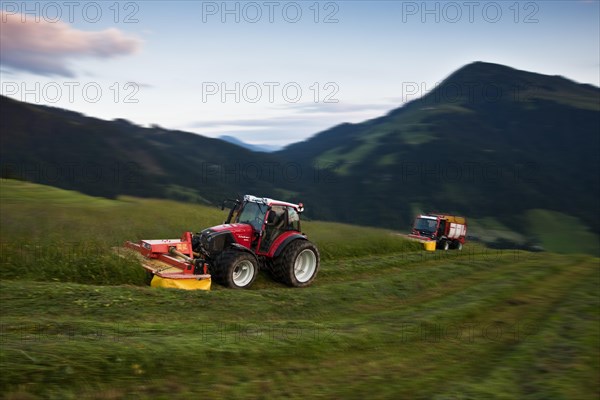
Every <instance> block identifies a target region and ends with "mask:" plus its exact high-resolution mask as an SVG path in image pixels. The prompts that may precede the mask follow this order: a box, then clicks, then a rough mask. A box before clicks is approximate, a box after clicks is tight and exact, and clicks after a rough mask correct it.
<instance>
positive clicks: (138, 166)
mask: <svg viewBox="0 0 600 400" xmlns="http://www.w3.org/2000/svg"><path fill="white" fill-rule="evenodd" d="M0 135H1V136H0V138H1V146H0V163H1V176H2V177H6V178H16V179H24V180H29V181H33V182H37V183H42V184H47V185H52V186H57V187H60V188H65V189H74V190H78V191H81V192H83V193H86V194H90V195H95V196H104V197H115V196H117V195H133V196H142V197H156V198H171V199H177V200H185V201H200V202H212V203H217V202H218V201H220V200H222V199H223V197H224V196H235V195H237V194H243V193H245V192H251V193H268V194H272V190H271V189H272V187H273V185H272V183H271V182H270V181H269V179H271V180H272V178H269V176H267V174H266V173H264V172H263V169H266V168H267V167H268V166H270V165H273V164H276V163H275V160H274V159H272V158H270V156H269V155H268V154H264V153H262V154H259V153H253V152H251V151H249V150H246V149H243V148H241V147H239V146H236V145H233V144H230V143H227V142H224V141H222V140H218V139H211V138H207V137H203V136H200V135H197V134H193V133H188V132H182V131H172V130H166V129H163V128H160V127H158V126H154V127H152V128H144V127H140V126H137V125H134V124H132V123H130V122H129V121H126V120H123V119H117V120H114V121H105V120H100V119H96V118H91V117H87V116H85V115H82V114H79V113H76V112H71V111H67V110H62V109H58V108H53V107H46V106H37V105H32V104H27V103H23V102H19V101H16V100H13V99H10V98H7V97H4V96H0ZM271 169H272V167H271Z"/></svg>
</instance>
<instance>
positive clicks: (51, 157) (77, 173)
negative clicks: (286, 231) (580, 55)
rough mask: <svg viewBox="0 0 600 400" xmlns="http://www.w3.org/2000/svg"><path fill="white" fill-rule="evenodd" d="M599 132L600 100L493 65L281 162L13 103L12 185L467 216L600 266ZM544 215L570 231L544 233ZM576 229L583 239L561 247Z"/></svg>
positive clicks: (284, 153) (590, 92)
mask: <svg viewBox="0 0 600 400" xmlns="http://www.w3.org/2000/svg"><path fill="white" fill-rule="evenodd" d="M598 132H600V89H599V88H597V87H593V86H590V85H584V84H578V83H576V82H573V81H570V80H568V79H566V78H563V77H557V76H547V75H541V74H536V73H532V72H526V71H520V70H517V69H513V68H510V67H506V66H502V65H497V64H490V63H483V62H477V63H472V64H469V65H466V66H465V67H463V68H461V69H459V70H457V71H455V72H454V73H452V74H451V75H450V76H448V77H447V78H446V79H445V80H443V81H442V82H441V83H440V84H439V85H438V86H436V87H435V88H434V89H433V90H431V91H430V92H429V93H427V94H426V95H424V96H423V97H422V98H420V99H418V100H414V101H411V102H409V103H408V104H406V105H404V106H402V107H400V108H397V109H395V110H393V111H391V112H389V113H388V114H387V115H385V116H382V117H379V118H375V119H372V120H368V121H364V122H362V123H357V124H341V125H338V126H336V127H333V128H331V129H329V130H326V131H324V132H321V133H318V134H316V135H315V136H314V137H312V138H310V139H309V140H307V141H305V142H301V143H296V144H292V145H290V146H288V147H287V148H285V149H283V150H281V151H279V152H276V153H269V154H267V153H253V152H251V151H248V150H246V149H243V148H241V147H238V146H235V145H233V144H230V143H226V142H223V141H220V140H216V139H210V138H206V137H203V136H200V135H196V134H192V133H188V132H181V131H171V130H168V129H163V128H160V127H156V126H155V127H151V128H143V127H140V126H136V125H134V124H132V123H129V122H128V121H124V120H118V119H117V120H114V121H103V120H99V119H96V118H90V117H86V116H84V115H81V114H78V113H74V112H70V111H66V110H61V109H56V108H51V107H42V106H35V105H31V104H27V103H22V102H18V101H15V100H12V99H9V98H7V97H3V96H0V135H1V140H2V146H0V176H2V177H5V178H14V179H22V180H28V181H32V182H36V183H42V184H47V185H51V186H55V187H60V188H64V189H71V190H77V191H80V192H83V193H86V194H89V195H93V196H102V197H107V198H112V199H114V198H117V197H119V196H135V197H143V198H163V199H164V198H166V199H172V200H177V201H187V202H190V203H201V204H213V205H215V204H217V203H218V202H219V201H221V200H222V199H223V198H227V197H228V198H231V197H235V196H238V195H241V194H244V193H257V194H260V195H263V196H268V197H273V198H282V199H283V200H290V201H295V202H300V201H301V202H304V203H306V204H310V205H311V206H310V207H309V208H308V210H307V217H309V218H313V219H319V220H328V221H338V222H345V223H350V224H353V225H363V226H375V227H382V228H387V229H392V230H395V231H401V232H406V231H407V230H408V229H409V227H410V224H411V222H412V220H413V218H414V215H415V212H431V211H438V212H444V213H456V214H458V215H465V216H467V217H468V218H469V219H470V220H473V221H474V222H475V224H474V226H479V227H481V226H484V225H485V224H483V225H481V224H478V221H491V220H493V221H496V223H497V224H499V225H501V226H503V227H504V228H506V229H505V233H502V234H500V235H498V231H497V229H492V232H490V231H487V230H485V231H480V232H477V231H474V232H472V234H473V235H475V236H479V237H482V238H491V239H490V240H489V241H488V242H487V243H488V244H490V245H494V246H496V247H504V248H507V247H512V248H532V247H539V246H542V247H544V248H546V249H547V250H552V251H560V252H587V253H590V254H595V255H597V254H599V252H600V250H599V247H598V245H597V244H598V238H599V236H598V235H600V207H599V203H598V201H597V200H598V199H597V197H598V193H600V182H599V180H598V174H597V173H596V171H598V170H600V153H599V152H598V149H599V148H600V135H599V134H598ZM535 210H543V212H544V213H546V214H545V215H553V216H559V215H560V216H559V217H558V220H559V221H554V222H553V223H552V224H551V225H545V224H543V223H538V222H539V221H538V220H536V221H534V223H531V221H530V216H531V215H532V213H533V215H535V213H536V212H537V211H535ZM543 219H544V218H542V220H543ZM561 224H562V225H561ZM564 224H568V225H569V226H568V229H567V230H568V231H569V232H575V231H576V233H574V234H572V235H562V236H561V239H560V240H554V239H548V238H547V233H548V232H547V231H546V229H547V228H548V227H551V228H552V229H554V228H557V229H558V227H559V226H561V228H560V230H561V232H565V229H564V226H565V225H564ZM517 239H518V240H517ZM594 242H596V245H594V244H593V243H594Z"/></svg>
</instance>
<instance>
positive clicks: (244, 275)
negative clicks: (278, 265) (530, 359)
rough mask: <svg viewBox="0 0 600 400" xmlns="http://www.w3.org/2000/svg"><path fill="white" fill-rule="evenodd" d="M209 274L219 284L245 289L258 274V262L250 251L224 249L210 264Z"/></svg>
mask: <svg viewBox="0 0 600 400" xmlns="http://www.w3.org/2000/svg"><path fill="white" fill-rule="evenodd" d="M210 274H211V277H212V279H214V280H215V282H217V283H218V284H220V285H223V286H226V287H230V288H234V289H246V288H249V287H250V286H251V285H252V283H253V282H254V280H255V279H256V277H257V276H258V263H257V261H256V258H255V257H254V256H253V255H252V254H250V253H246V252H243V251H237V250H225V251H224V252H222V253H221V254H219V255H218V256H217V258H216V259H215V262H214V263H213V264H212V265H211V267H210Z"/></svg>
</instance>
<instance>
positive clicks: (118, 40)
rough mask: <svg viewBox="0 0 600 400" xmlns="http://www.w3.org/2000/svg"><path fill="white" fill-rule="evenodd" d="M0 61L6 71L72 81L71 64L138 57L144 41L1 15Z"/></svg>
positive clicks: (116, 32)
mask: <svg viewBox="0 0 600 400" xmlns="http://www.w3.org/2000/svg"><path fill="white" fill-rule="evenodd" d="M0 16H1V18H2V23H1V25H0V27H1V29H0V56H1V57H0V59H1V63H2V66H3V67H9V68H12V69H16V70H22V71H27V72H32V73H34V74H38V75H60V76H65V77H73V76H75V73H74V72H73V71H72V70H71V69H70V68H69V65H68V64H69V60H70V59H73V58H79V57H96V58H112V57H116V56H120V55H127V54H133V53H135V52H136V51H137V50H138V49H139V48H140V46H141V41H140V40H139V39H136V38H134V37H131V36H127V35H125V34H124V33H123V32H121V31H119V30H118V29H114V28H111V29H106V30H103V31H96V32H86V31H81V30H77V29H74V28H72V27H71V26H69V25H68V24H66V23H64V22H54V23H53V22H47V21H44V20H41V21H39V22H35V21H27V20H26V19H24V20H25V22H22V20H21V17H22V16H21V14H18V13H14V14H13V13H10V14H9V13H6V12H4V11H0Z"/></svg>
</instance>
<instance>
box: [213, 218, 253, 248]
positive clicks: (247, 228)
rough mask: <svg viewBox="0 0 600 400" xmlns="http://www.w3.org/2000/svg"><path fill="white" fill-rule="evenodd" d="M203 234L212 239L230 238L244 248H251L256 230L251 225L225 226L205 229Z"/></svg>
mask: <svg viewBox="0 0 600 400" xmlns="http://www.w3.org/2000/svg"><path fill="white" fill-rule="evenodd" d="M202 234H204V235H207V236H211V237H217V236H229V238H230V239H233V241H234V242H235V243H239V244H241V245H242V246H244V247H250V244H251V243H252V237H253V235H254V229H253V228H252V225H250V224H223V225H217V226H213V227H212V228H208V229H205V230H203V231H202Z"/></svg>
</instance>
